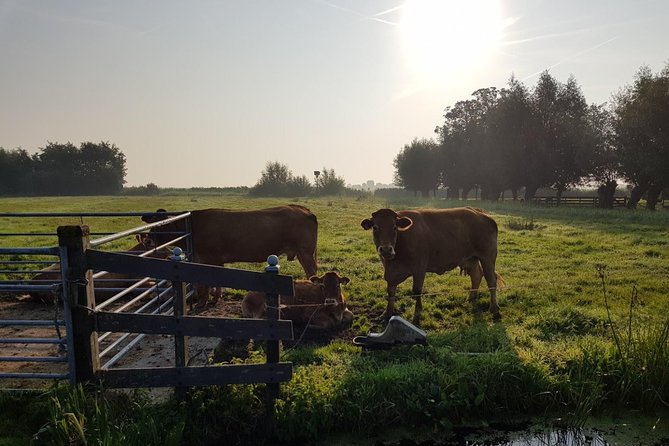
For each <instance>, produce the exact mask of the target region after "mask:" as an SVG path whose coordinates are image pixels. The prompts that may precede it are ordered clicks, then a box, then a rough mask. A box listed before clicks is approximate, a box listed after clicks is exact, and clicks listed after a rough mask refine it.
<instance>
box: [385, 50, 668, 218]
mask: <svg viewBox="0 0 669 446" xmlns="http://www.w3.org/2000/svg"><path fill="white" fill-rule="evenodd" d="M435 133H436V134H437V135H438V136H437V140H436V141H435V140H434V139H414V140H413V141H412V142H411V143H409V144H406V145H405V146H404V147H403V148H402V149H401V150H400V152H399V154H398V155H397V156H396V157H395V160H394V167H395V184H396V185H398V186H403V187H404V188H406V189H409V190H412V191H414V192H420V193H421V195H424V196H426V195H428V194H429V193H430V191H435V190H436V189H437V188H439V187H445V188H447V194H448V196H449V197H450V198H455V199H457V198H460V197H466V196H467V194H468V192H469V191H471V190H473V189H475V188H480V189H481V198H483V199H489V200H497V199H499V198H500V196H501V195H502V194H503V193H504V191H507V190H510V191H511V193H512V195H513V198H514V199H518V198H519V192H520V191H524V194H523V196H522V199H524V200H525V201H531V200H532V199H533V198H534V196H535V194H536V191H537V190H538V189H539V188H542V187H551V188H554V189H555V190H556V199H557V201H558V203H559V200H560V197H561V196H562V193H563V192H564V191H565V190H567V189H569V188H572V187H575V186H578V185H584V184H594V185H596V186H597V187H598V189H597V191H598V195H599V204H600V206H602V207H612V206H613V199H614V198H613V197H614V194H615V191H616V188H617V186H618V181H619V180H624V181H626V182H627V183H629V184H630V185H632V186H633V188H632V192H631V197H630V200H629V202H628V206H630V207H635V206H636V205H637V203H638V202H639V200H640V199H641V198H642V197H644V196H645V197H646V200H647V207H648V208H649V209H655V205H656V203H657V201H658V199H659V196H660V193H661V192H662V190H663V189H666V188H668V187H669V175H667V172H669V63H668V64H667V66H666V67H665V68H664V69H663V70H662V71H660V72H659V73H657V74H653V72H652V71H651V70H650V69H649V68H647V67H642V68H640V69H639V70H638V72H637V73H636V75H635V79H634V82H633V83H632V84H631V85H627V86H625V87H623V88H622V89H621V90H620V91H619V92H618V93H615V94H614V95H613V96H612V101H611V102H610V103H609V104H600V105H598V104H588V103H587V101H586V99H585V97H584V95H583V93H582V91H581V88H580V86H579V85H578V83H577V82H576V79H575V78H574V77H573V76H570V77H569V79H568V80H567V82H566V83H562V82H559V81H558V80H556V79H555V78H554V77H553V76H551V75H550V74H549V73H548V72H547V71H546V72H543V73H542V74H541V76H540V77H539V79H538V81H537V84H536V85H535V86H534V88H532V89H530V88H528V87H527V86H526V85H525V84H523V83H522V82H521V81H519V80H518V79H516V78H515V77H513V76H512V77H511V79H510V80H509V82H508V85H507V86H506V87H505V88H502V89H497V88H494V87H490V88H482V89H480V90H477V91H475V92H474V93H473V94H472V98H471V99H468V100H463V101H459V102H457V103H456V104H455V105H453V106H449V107H447V108H446V109H445V113H444V123H443V124H442V125H439V126H437V127H436V129H435Z"/></svg>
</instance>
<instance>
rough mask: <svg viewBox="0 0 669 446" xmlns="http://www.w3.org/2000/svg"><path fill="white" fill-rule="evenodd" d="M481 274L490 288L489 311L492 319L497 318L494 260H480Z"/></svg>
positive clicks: (498, 315) (497, 306) (498, 316)
mask: <svg viewBox="0 0 669 446" xmlns="http://www.w3.org/2000/svg"><path fill="white" fill-rule="evenodd" d="M481 266H482V267H483V275H484V276H485V281H486V283H487V284H488V289H489V290H490V313H491V314H492V316H493V319H499V318H500V317H501V316H500V314H499V305H497V273H495V261H494V260H493V261H485V262H484V261H481Z"/></svg>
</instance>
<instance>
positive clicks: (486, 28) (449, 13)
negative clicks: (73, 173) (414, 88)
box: [400, 0, 503, 87]
mask: <svg viewBox="0 0 669 446" xmlns="http://www.w3.org/2000/svg"><path fill="white" fill-rule="evenodd" d="M502 23H503V22H502V18H501V11H500V5H499V0H408V1H407V2H406V3H405V4H404V7H403V8H402V21H401V25H400V26H401V30H402V44H403V47H404V53H405V57H406V59H407V63H408V65H409V67H410V69H411V70H412V71H413V73H414V75H415V76H416V78H417V79H416V80H417V81H418V82H420V83H421V84H422V85H423V86H429V87H438V86H445V85H447V84H448V83H451V82H453V81H457V80H458V79H462V78H463V77H465V76H470V75H471V74H473V73H474V72H475V71H476V70H478V69H481V68H482V67H483V66H485V64H486V63H487V62H488V61H489V60H490V59H491V58H492V55H493V53H494V51H495V48H496V47H497V44H498V42H499V40H500V37H501V33H502Z"/></svg>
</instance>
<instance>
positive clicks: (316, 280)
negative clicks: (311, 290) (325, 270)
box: [309, 276, 323, 284]
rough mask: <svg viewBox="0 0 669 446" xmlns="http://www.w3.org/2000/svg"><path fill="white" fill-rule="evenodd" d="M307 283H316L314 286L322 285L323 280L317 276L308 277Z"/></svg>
mask: <svg viewBox="0 0 669 446" xmlns="http://www.w3.org/2000/svg"><path fill="white" fill-rule="evenodd" d="M309 281H310V282H311V283H316V284H320V283H323V279H322V278H320V277H318V276H311V277H309Z"/></svg>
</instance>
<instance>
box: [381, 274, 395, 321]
mask: <svg viewBox="0 0 669 446" xmlns="http://www.w3.org/2000/svg"><path fill="white" fill-rule="evenodd" d="M387 289H388V297H387V299H388V304H387V305H386V311H384V312H383V314H381V316H379V321H383V322H386V321H388V319H390V317H391V316H392V315H393V313H395V292H396V291H397V285H391V284H390V282H389V283H388V288H387Z"/></svg>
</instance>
